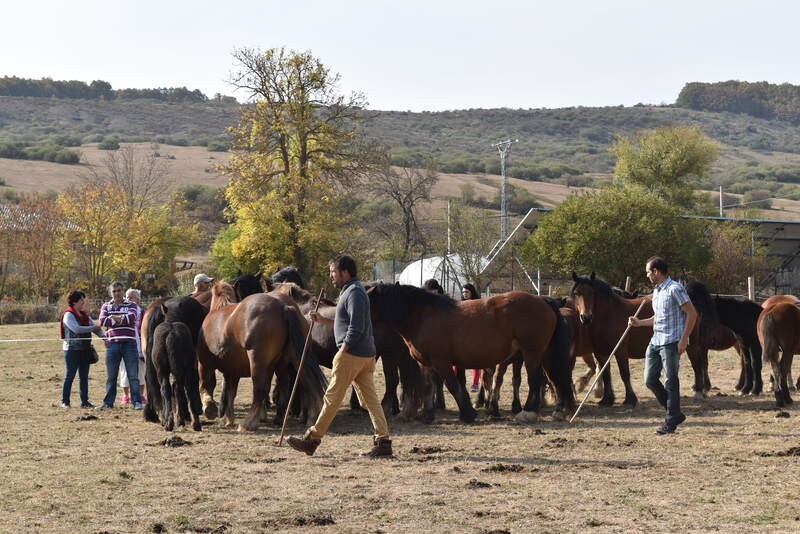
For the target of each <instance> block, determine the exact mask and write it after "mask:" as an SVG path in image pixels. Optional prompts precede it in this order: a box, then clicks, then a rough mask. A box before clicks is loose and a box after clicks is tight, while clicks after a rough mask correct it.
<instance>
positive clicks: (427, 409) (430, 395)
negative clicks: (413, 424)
mask: <svg viewBox="0 0 800 534" xmlns="http://www.w3.org/2000/svg"><path fill="white" fill-rule="evenodd" d="M420 371H421V376H420V379H421V392H422V413H420V414H419V416H418V417H417V419H419V420H420V421H421V422H423V423H432V422H433V420H434V417H435V415H436V391H435V390H436V380H435V379H434V375H435V374H436V373H435V372H434V371H433V369H431V368H430V367H422V366H420Z"/></svg>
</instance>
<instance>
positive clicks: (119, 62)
mask: <svg viewBox="0 0 800 534" xmlns="http://www.w3.org/2000/svg"><path fill="white" fill-rule="evenodd" d="M799 16H800V3H798V2H793V1H789V0H786V1H776V0H760V1H750V0H747V1H744V0H727V1H718V0H693V1H686V0H671V1H670V2H664V1H662V2H653V1H648V0H637V1H628V0H619V1H615V0H605V1H602V2H598V1H597V0H593V1H588V0H587V1H575V0H550V1H539V0H528V1H517V0H507V1H505V2H492V1H483V2H477V1H472V0H461V1H450V0H442V1H437V0H428V1H418V0H405V1H403V0H400V1H398V0H393V1H385V0H371V1H361V0H353V1H348V0H340V1H333V0H327V1H306V0H284V1H273V0H265V1H255V0H249V1H245V0H241V1H240V0H222V1H219V0H217V1H213V2H212V1H206V0H194V1H183V0H161V1H151V0H129V1H125V2H123V1H120V0H103V1H95V0H87V1H82V0H75V1H73V2H64V1H63V0H59V1H36V0H30V1H27V2H17V1H15V2H8V3H5V4H4V5H3V9H2V17H3V22H4V24H3V25H2V26H3V29H2V31H0V76H12V75H13V76H19V77H23V78H43V77H50V78H53V79H57V80H82V81H85V82H91V81H92V80H96V79H100V80H105V81H107V82H109V83H111V85H112V86H113V87H114V88H115V89H122V88H126V87H135V88H151V87H181V86H186V87H188V88H189V89H200V90H201V91H203V92H204V93H205V94H207V95H208V96H213V95H214V94H215V93H221V94H225V95H233V96H235V97H237V98H238V99H239V100H241V101H245V100H246V99H247V96H248V95H246V94H242V93H237V92H234V90H233V88H232V86H230V85H229V84H228V83H227V82H226V80H227V79H228V78H229V75H230V72H231V70H232V69H233V68H234V67H235V64H234V60H233V57H232V52H233V51H234V50H235V49H237V48H255V49H261V50H266V49H269V48H274V47H286V48H287V49H293V50H298V51H305V50H310V51H311V52H312V53H313V54H314V55H315V56H316V57H317V58H319V59H320V60H321V61H322V62H323V63H324V64H325V65H326V66H327V67H329V68H330V69H331V71H332V72H335V73H339V74H340V75H341V82H340V89H341V91H342V92H344V93H349V92H351V91H359V92H362V93H364V94H365V95H366V97H367V100H368V102H369V107H370V108H371V109H378V110H403V111H404V110H411V111H425V110H427V111H442V110H452V109H469V108H499V107H505V108H524V109H528V108H561V107H570V106H616V105H625V106H631V105H634V104H637V103H645V104H661V103H672V102H674V101H675V99H676V97H677V95H678V93H679V92H680V90H681V88H682V87H683V85H684V84H685V83H686V82H690V81H703V82H714V81H723V80H743V81H768V82H772V83H785V82H788V83H792V84H800V62H798V59H797V43H798V40H797V37H796V35H797V29H796V24H797V20H799V19H800V17H799Z"/></svg>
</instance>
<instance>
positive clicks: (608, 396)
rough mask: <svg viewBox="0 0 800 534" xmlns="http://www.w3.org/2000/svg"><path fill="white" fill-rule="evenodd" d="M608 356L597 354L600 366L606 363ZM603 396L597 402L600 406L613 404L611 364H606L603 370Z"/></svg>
mask: <svg viewBox="0 0 800 534" xmlns="http://www.w3.org/2000/svg"><path fill="white" fill-rule="evenodd" d="M609 357H610V356H608V355H606V356H597V363H599V364H600V368H602V367H603V366H604V365H606V362H607V361H608V358H609ZM602 380H603V396H602V397H601V398H600V402H598V404H599V405H600V406H613V405H614V400H615V399H614V388H613V387H612V385H611V366H610V365H606V368H605V370H604V371H603V376H602Z"/></svg>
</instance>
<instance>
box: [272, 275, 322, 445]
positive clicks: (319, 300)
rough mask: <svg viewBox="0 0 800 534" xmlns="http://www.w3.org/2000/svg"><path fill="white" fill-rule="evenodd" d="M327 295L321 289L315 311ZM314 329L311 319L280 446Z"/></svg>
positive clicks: (290, 397)
mask: <svg viewBox="0 0 800 534" xmlns="http://www.w3.org/2000/svg"><path fill="white" fill-rule="evenodd" d="M324 295H325V288H322V289H320V290H319V296H318V297H317V305H316V306H314V313H316V312H317V310H319V303H320V302H321V301H322V297H323V296H324ZM312 330H314V321H311V324H310V325H309V327H308V334H306V343H305V345H303V355H302V356H300V365H299V368H298V369H297V376H295V377H294V386H292V394H291V395H289V404H287V405H286V413H285V414H284V415H283V425H282V426H281V437H280V438H278V447H280V446H281V445H283V433H284V432H286V422H287V421H288V420H289V412H290V411H291V408H292V403H293V402H294V395H295V393H297V384H299V383H300V373H302V372H303V364H304V363H305V361H306V354H308V344H309V341H311V331H312Z"/></svg>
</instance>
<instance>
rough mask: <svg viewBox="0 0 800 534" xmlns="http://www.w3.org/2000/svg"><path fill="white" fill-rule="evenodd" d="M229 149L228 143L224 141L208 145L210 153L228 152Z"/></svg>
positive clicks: (212, 142)
mask: <svg viewBox="0 0 800 534" xmlns="http://www.w3.org/2000/svg"><path fill="white" fill-rule="evenodd" d="M228 148H229V147H228V143H226V142H224V141H211V142H209V143H208V151H209V152H227V151H228Z"/></svg>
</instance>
